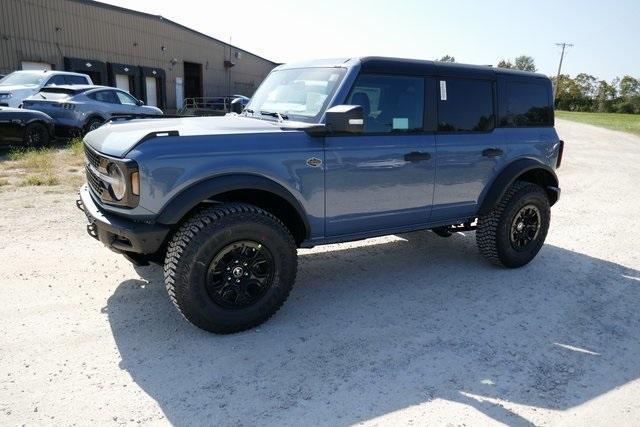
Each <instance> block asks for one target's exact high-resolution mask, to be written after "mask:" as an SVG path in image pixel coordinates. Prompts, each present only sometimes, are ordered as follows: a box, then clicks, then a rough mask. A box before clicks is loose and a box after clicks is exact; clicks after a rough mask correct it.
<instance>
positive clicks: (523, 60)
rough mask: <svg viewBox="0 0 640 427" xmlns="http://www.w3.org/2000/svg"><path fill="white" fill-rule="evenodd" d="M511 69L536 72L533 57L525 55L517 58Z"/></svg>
mask: <svg viewBox="0 0 640 427" xmlns="http://www.w3.org/2000/svg"><path fill="white" fill-rule="evenodd" d="M513 67H514V68H515V69H516V70H522V71H537V70H538V69H537V68H536V64H535V62H534V60H533V57H531V56H527V55H520V56H518V57H517V58H516V59H515V61H514V64H513Z"/></svg>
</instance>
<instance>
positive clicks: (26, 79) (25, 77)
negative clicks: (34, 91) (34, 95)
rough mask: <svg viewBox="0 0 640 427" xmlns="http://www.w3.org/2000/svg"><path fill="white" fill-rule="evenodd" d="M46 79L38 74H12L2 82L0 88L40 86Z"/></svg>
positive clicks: (0, 81)
mask: <svg viewBox="0 0 640 427" xmlns="http://www.w3.org/2000/svg"><path fill="white" fill-rule="evenodd" d="M44 77H45V76H44V75H42V74H36V73H11V74H9V75H8V76H6V77H4V78H3V79H2V80H0V86H14V85H16V86H38V85H39V84H40V83H41V82H42V80H44Z"/></svg>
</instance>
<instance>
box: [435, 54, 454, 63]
mask: <svg viewBox="0 0 640 427" xmlns="http://www.w3.org/2000/svg"><path fill="white" fill-rule="evenodd" d="M438 61H440V62H456V58H455V57H454V56H451V55H445V56H443V57H442V58H440V59H438Z"/></svg>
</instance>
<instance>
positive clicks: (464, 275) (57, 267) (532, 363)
mask: <svg viewBox="0 0 640 427" xmlns="http://www.w3.org/2000/svg"><path fill="white" fill-rule="evenodd" d="M557 128H558V131H559V133H560V135H561V137H562V138H563V139H564V140H565V141H566V148H565V160H564V164H563V166H562V168H561V169H560V179H561V186H562V190H563V195H562V199H561V201H560V203H559V204H558V205H557V206H556V207H554V208H553V210H552V224H551V230H550V233H549V237H548V239H547V244H546V245H545V246H544V248H543V249H542V251H541V253H540V254H539V256H538V257H537V258H536V259H535V260H534V261H533V262H532V263H531V264H530V265H528V266H527V267H525V268H522V269H519V270H504V269H498V268H494V267H492V266H490V265H488V264H487V263H486V262H484V261H483V260H482V259H481V258H480V255H479V254H478V252H477V250H476V247H475V238H474V234H473V233H465V235H462V234H458V235H455V236H453V237H451V238H449V239H442V238H440V237H437V236H436V235H434V234H432V233H429V232H420V233H412V234H408V235H402V236H389V237H385V238H379V239H371V240H366V241H361V242H355V243H350V244H341V245H332V246H328V247H319V248H316V249H313V250H301V251H300V268H299V274H298V281H297V284H296V287H295V288H294V291H293V292H292V294H291V296H290V298H289V301H288V302H287V303H286V304H285V306H284V307H283V309H282V310H281V311H280V312H279V313H278V314H277V315H276V316H275V317H274V318H272V319H271V320H270V321H269V322H268V323H267V324H265V325H263V326H262V327H260V328H259V329H256V330H253V331H249V332H245V333H241V334H237V335H232V336H215V335H210V334H208V333H205V332H202V331H200V330H199V329H196V328H195V327H192V326H190V325H189V324H187V323H186V322H185V321H184V320H183V319H182V318H181V317H180V316H179V315H178V313H177V312H176V311H175V310H174V309H173V307H172V306H171V304H170V303H169V300H168V298H167V296H166V292H165V289H164V285H163V283H162V273H161V269H160V268H159V267H157V266H154V267H144V268H138V269H134V268H133V267H132V266H131V265H130V264H129V263H128V262H127V261H126V260H125V259H124V258H121V257H119V256H117V255H115V254H112V253H111V252H110V251H108V250H106V249H105V248H104V247H102V246H101V244H99V243H98V242H96V241H94V240H92V239H90V238H89V237H88V236H86V233H85V230H84V224H85V220H84V219H83V216H82V214H81V213H80V212H79V211H78V210H77V209H76V208H75V206H74V203H73V201H74V199H75V197H74V194H70V193H69V192H68V191H65V190H62V189H60V190H56V188H55V187H54V188H53V189H49V190H46V189H41V188H20V189H17V190H16V189H11V190H0V207H1V210H0V212H1V218H2V220H1V221H0V236H1V237H0V259H1V260H2V262H1V263H0V301H1V304H0V424H2V425H21V424H60V425H69V424H79V425H86V424H89V423H98V424H116V423H117V424H135V423H147V424H166V423H173V424H177V425H188V424H196V425H202V424H207V425H255V424H266V425H301V424H306V425H310V424H319V425H347V424H357V423H361V422H363V423H365V424H372V425H375V424H388V423H397V424H411V423H413V424H420V425H425V424H430V425H447V424H452V425H462V424H473V425H477V424H496V423H504V424H510V425H527V424H530V423H533V424H537V425H544V424H554V425H556V424H570V425H584V424H591V425H593V424H600V425H605V424H606V425H625V424H626V425H638V424H639V423H640V379H639V377H640V357H639V355H640V310H639V309H638V305H639V303H640V244H639V243H638V237H639V235H638V234H639V233H638V231H637V229H636V228H635V226H634V225H633V224H635V221H636V220H637V217H638V214H639V213H640V192H639V190H638V185H639V184H638V183H639V182H640V138H638V137H635V136H632V135H627V134H623V133H618V132H613V131H609V130H604V129H599V128H595V127H591V126H587V125H582V124H576V123H571V122H566V121H558V125H557Z"/></svg>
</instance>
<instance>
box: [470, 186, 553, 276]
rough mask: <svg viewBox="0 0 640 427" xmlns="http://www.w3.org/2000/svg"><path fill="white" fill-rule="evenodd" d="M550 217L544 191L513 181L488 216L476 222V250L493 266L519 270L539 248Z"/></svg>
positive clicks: (545, 233) (538, 187) (537, 187)
mask: <svg viewBox="0 0 640 427" xmlns="http://www.w3.org/2000/svg"><path fill="white" fill-rule="evenodd" d="M550 217H551V207H550V204H549V198H548V196H547V194H546V192H545V191H544V189H542V187H540V186H539V185H536V184H532V183H529V182H524V181H516V182H515V183H514V184H513V185H512V186H511V187H510V188H509V189H508V190H507V192H506V193H505V194H504V196H503V197H502V199H501V200H500V201H499V202H498V203H497V204H496V206H494V207H493V208H492V209H491V211H490V212H489V213H488V214H487V215H484V216H481V217H480V218H478V228H477V230H476V243H477V245H478V249H479V250H480V253H481V254H482V255H483V256H484V257H485V258H487V259H488V260H489V261H490V262H491V263H493V264H495V265H501V266H504V267H508V268H517V267H522V266H523V265H526V264H528V263H529V262H530V261H531V260H532V259H533V258H534V257H535V256H536V255H537V254H538V252H539V251H540V249H541V248H542V245H543V244H544V240H545V238H546V237H547V232H548V231H549V221H550Z"/></svg>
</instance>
